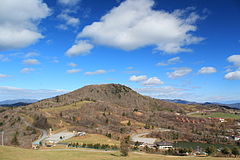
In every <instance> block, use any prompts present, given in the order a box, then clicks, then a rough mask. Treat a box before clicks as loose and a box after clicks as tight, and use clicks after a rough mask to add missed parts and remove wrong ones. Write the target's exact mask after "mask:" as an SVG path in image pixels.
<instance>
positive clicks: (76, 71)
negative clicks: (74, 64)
mask: <svg viewBox="0 0 240 160" xmlns="http://www.w3.org/2000/svg"><path fill="white" fill-rule="evenodd" d="M80 71H81V69H70V70H67V73H69V74H73V73H78V72H80Z"/></svg>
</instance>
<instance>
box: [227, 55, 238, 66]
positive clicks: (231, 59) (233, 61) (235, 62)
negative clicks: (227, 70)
mask: <svg viewBox="0 0 240 160" xmlns="http://www.w3.org/2000/svg"><path fill="white" fill-rule="evenodd" d="M227 60H228V61H229V62H231V63H233V64H234V65H236V66H240V55H232V56H230V57H228V59H227Z"/></svg>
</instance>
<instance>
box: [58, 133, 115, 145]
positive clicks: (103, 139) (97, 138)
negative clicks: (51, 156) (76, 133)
mask: <svg viewBox="0 0 240 160" xmlns="http://www.w3.org/2000/svg"><path fill="white" fill-rule="evenodd" d="M70 142H72V143H75V142H77V143H80V144H81V143H85V144H97V143H99V144H109V145H119V141H116V140H113V139H110V138H108V137H107V136H103V135H99V134H87V135H85V136H80V137H72V138H70V139H67V140H65V141H62V142H61V143H70Z"/></svg>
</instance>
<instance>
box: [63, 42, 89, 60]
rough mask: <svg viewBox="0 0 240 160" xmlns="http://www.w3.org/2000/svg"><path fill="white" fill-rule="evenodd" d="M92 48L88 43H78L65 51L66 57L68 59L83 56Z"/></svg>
mask: <svg viewBox="0 0 240 160" xmlns="http://www.w3.org/2000/svg"><path fill="white" fill-rule="evenodd" d="M92 48H93V45H92V44H90V43H88V41H78V42H77V43H76V44H75V45H73V46H72V47H71V48H70V49H68V50H67V52H66V55H67V56H70V57H72V56H79V55H85V54H88V53H89V52H90V50H91V49H92Z"/></svg>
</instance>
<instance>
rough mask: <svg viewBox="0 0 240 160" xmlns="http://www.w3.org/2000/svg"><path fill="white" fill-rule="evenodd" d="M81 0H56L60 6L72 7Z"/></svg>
mask: <svg viewBox="0 0 240 160" xmlns="http://www.w3.org/2000/svg"><path fill="white" fill-rule="evenodd" d="M80 1H81V0H58V2H59V3H60V4H63V5H69V6H74V5H76V4H77V3H78V2H80Z"/></svg>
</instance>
